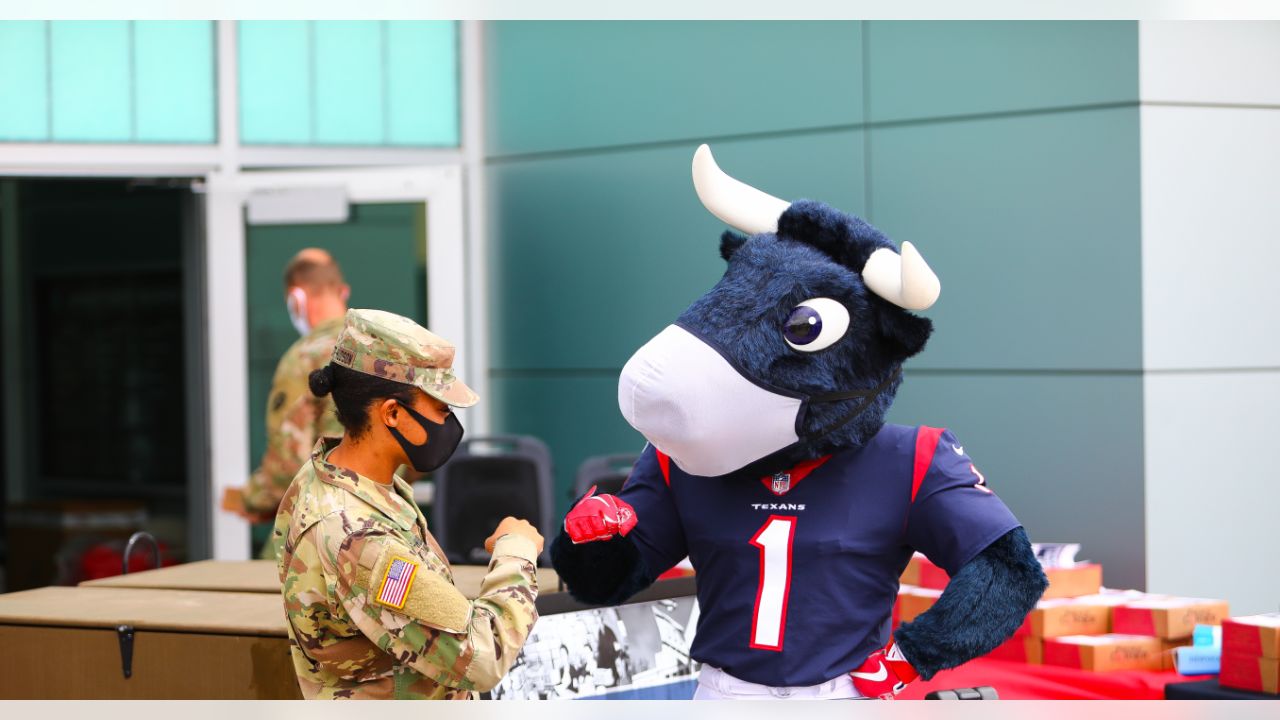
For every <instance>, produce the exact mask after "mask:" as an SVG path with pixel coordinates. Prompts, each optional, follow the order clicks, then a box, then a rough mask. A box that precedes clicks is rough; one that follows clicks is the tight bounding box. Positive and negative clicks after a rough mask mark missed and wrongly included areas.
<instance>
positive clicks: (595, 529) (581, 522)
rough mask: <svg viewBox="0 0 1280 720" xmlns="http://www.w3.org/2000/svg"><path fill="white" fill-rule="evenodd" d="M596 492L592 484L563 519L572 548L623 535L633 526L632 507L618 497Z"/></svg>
mask: <svg viewBox="0 0 1280 720" xmlns="http://www.w3.org/2000/svg"><path fill="white" fill-rule="evenodd" d="M595 493H596V486H595V485H592V486H591V490H589V491H588V492H587V494H586V497H584V498H582V501H581V502H579V503H578V504H577V505H574V506H573V509H572V510H570V511H569V514H568V515H566V516H565V517H564V531H565V532H566V533H568V534H569V539H570V540H572V541H573V543H574V544H575V545H577V544H579V543H585V542H595V541H596V540H608V539H609V538H611V537H613V536H614V535H623V536H625V535H626V534H627V533H629V532H631V528H633V527H635V526H636V511H635V509H634V508H632V507H631V506H630V505H628V504H627V503H625V502H623V501H622V500H620V499H618V497H617V496H614V495H596V494H595Z"/></svg>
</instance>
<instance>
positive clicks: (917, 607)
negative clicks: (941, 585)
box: [898, 588, 942, 623]
mask: <svg viewBox="0 0 1280 720" xmlns="http://www.w3.org/2000/svg"><path fill="white" fill-rule="evenodd" d="M939 597H942V591H941V590H934V589H933V588H911V589H910V591H908V592H903V591H901V590H899V592H898V600H899V601H900V602H901V603H902V604H901V606H900V607H899V609H898V622H899V623H908V622H911V621H912V620H915V619H916V617H918V616H919V615H920V614H921V613H923V612H924V611H925V610H928V609H929V608H931V607H933V604H934V603H936V602H938V598H939Z"/></svg>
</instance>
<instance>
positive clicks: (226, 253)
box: [206, 166, 480, 559]
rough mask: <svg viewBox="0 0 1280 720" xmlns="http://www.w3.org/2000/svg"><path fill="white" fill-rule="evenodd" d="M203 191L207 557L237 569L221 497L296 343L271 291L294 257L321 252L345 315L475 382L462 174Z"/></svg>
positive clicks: (243, 179) (444, 170)
mask: <svg viewBox="0 0 1280 720" xmlns="http://www.w3.org/2000/svg"><path fill="white" fill-rule="evenodd" d="M207 192H208V197H207V205H206V207H207V217H208V246H207V252H206V267H207V270H206V273H207V277H208V279H209V283H208V289H207V306H206V310H207V320H208V322H207V327H208V343H209V345H208V361H209V362H208V365H209V391H210V393H209V397H210V413H209V443H210V444H209V450H210V458H209V460H210V466H211V473H210V475H211V478H212V482H211V483H210V484H211V487H210V488H209V491H210V493H211V495H210V496H209V497H210V500H211V502H210V523H211V529H212V548H213V556H214V557H215V558H218V559H244V558H247V557H249V556H250V550H251V547H250V539H249V538H250V534H249V531H248V529H247V528H246V524H245V522H244V521H243V520H241V519H239V518H238V517H236V516H235V515H233V514H231V513H228V512H225V511H222V510H221V509H220V507H219V506H220V500H221V497H222V494H223V491H224V488H227V487H239V486H243V485H244V484H245V482H246V481H247V480H248V477H249V473H250V471H251V470H252V469H253V467H254V466H256V464H257V463H258V460H259V459H260V458H261V456H262V452H263V450H264V448H265V445H266V429H265V419H266V411H267V403H268V398H267V393H268V391H269V388H270V385H271V381H272V375H273V374H274V371H275V367H276V363H277V362H278V361H279V359H280V357H281V355H282V354H283V353H284V352H285V350H287V349H288V347H289V346H290V345H291V344H292V343H293V342H294V341H295V340H297V339H298V333H297V331H296V330H294V328H293V326H292V325H291V324H290V322H289V318H288V315H287V313H286V310H285V299H284V286H283V271H284V266H285V264H286V263H287V262H288V261H289V259H290V258H291V257H292V256H293V255H294V254H295V253H296V252H297V251H298V250H301V249H302V248H305V247H318V248H322V249H325V250H327V251H329V253H330V254H331V255H333V257H334V259H335V260H337V262H338V263H339V265H340V266H341V269H342V273H343V276H344V279H345V281H346V282H347V283H348V284H349V285H350V286H351V297H350V307H372V308H379V309H384V310H390V311H392V312H396V313H399V314H402V315H405V316H408V317H411V318H413V319H415V320H417V321H419V322H421V323H423V324H425V325H426V326H427V327H429V328H431V330H433V331H434V332H436V333H438V334H440V335H442V336H443V337H446V338H448V339H450V340H451V341H453V342H455V343H456V344H457V345H458V347H459V353H458V359H457V365H458V366H459V372H460V373H463V372H465V373H466V375H464V377H467V378H468V382H470V378H472V377H475V378H477V379H480V376H479V369H480V365H479V364H477V363H476V362H475V360H476V357H475V356H476V355H478V353H475V352H468V351H470V350H472V348H471V345H470V343H469V342H468V341H469V340H470V339H471V338H470V337H469V334H468V328H469V326H470V324H471V322H472V318H469V317H468V312H467V309H468V303H467V300H466V298H467V283H466V277H467V268H466V266H465V262H464V260H465V252H464V245H465V243H464V237H463V207H462V179H461V169H460V168H457V167H453V166H442V167H427V168H395V169H369V170H364V169H358V170H332V171H330V170H326V171H293V172H261V173H240V174H237V175H233V176H211V177H210V178H209V182H208V189H207ZM472 419H473V421H474V420H475V419H476V418H475V414H474V413H473V418H472ZM258 534H261V529H260V531H259V533H258ZM260 540H261V538H259V541H260Z"/></svg>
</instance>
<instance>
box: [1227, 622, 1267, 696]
mask: <svg viewBox="0 0 1280 720" xmlns="http://www.w3.org/2000/svg"><path fill="white" fill-rule="evenodd" d="M1218 682H1219V683H1221V684H1222V685H1223V686H1224V687H1232V688H1239V689H1241V690H1253V691H1255V692H1264V693H1270V694H1272V695H1277V694H1280V613H1269V614H1266V615H1250V616H1247V617H1238V618H1228V619H1227V620H1224V621H1223V622H1222V674H1221V675H1220V676H1219V677H1218Z"/></svg>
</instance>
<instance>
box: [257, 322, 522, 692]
mask: <svg viewBox="0 0 1280 720" xmlns="http://www.w3.org/2000/svg"><path fill="white" fill-rule="evenodd" d="M453 355H454V347H453V345H451V344H449V343H448V342H447V341H445V340H444V339H442V338H439V337H437V336H435V335H433V334H431V333H430V332H428V331H427V330H425V329H423V328H422V327H420V326H419V325H417V324H416V323H414V322H413V321H411V320H408V319H407V318H403V317H400V316H399V315H393V314H391V313H387V312H382V311H379V310H351V311H349V312H348V313H347V317H346V325H345V327H344V328H343V330H342V334H341V335H340V336H339V337H338V342H337V345H336V346H335V347H334V350H333V357H332V359H331V361H330V363H329V364H328V365H326V366H325V367H323V368H321V369H319V370H316V371H315V372H313V373H312V374H311V378H310V382H311V391H312V392H313V393H315V394H316V395H317V396H319V397H323V396H325V395H327V394H329V393H333V399H334V403H335V405H336V406H337V413H338V420H339V421H340V422H341V423H342V426H343V428H344V430H345V432H344V434H343V436H342V438H341V439H340V440H339V439H338V438H327V439H322V440H320V442H318V443H317V444H316V448H315V451H314V452H313V454H312V455H311V461H310V462H309V463H308V464H306V465H304V466H303V467H302V469H301V470H300V471H299V472H298V475H297V476H296V477H295V478H294V479H293V484H292V485H290V486H289V490H288V491H287V492H286V493H285V497H284V500H283V501H282V503H281V505H280V512H279V514H278V515H277V516H276V524H275V533H276V535H278V536H279V537H278V538H277V542H280V541H283V546H284V551H283V553H282V554H281V556H280V560H279V569H280V580H281V583H282V586H283V587H282V592H283V594H284V606H285V614H286V617H287V619H288V621H289V636H290V639H291V643H290V645H291V651H292V653H293V665H294V670H295V671H296V672H297V674H298V683H299V685H300V686H301V687H302V694H303V695H304V696H305V697H307V698H447V699H470V698H472V697H474V694H475V691H485V690H489V689H491V688H492V687H493V686H494V685H496V684H497V683H498V680H499V679H501V677H502V676H503V674H505V673H506V671H507V669H508V668H510V666H511V664H512V663H513V662H514V661H515V659H516V656H517V655H519V653H520V648H521V646H522V645H523V644H524V641H525V638H526V637H527V636H528V634H529V630H530V629H531V628H532V627H533V623H534V621H535V620H536V619H537V611H536V610H535V609H534V599H535V598H536V597H537V593H538V588H537V579H536V575H535V571H534V562H535V560H536V558H537V557H538V553H540V552H541V551H542V536H541V535H539V534H538V532H537V531H536V530H534V528H533V526H531V525H530V524H529V523H528V522H526V521H524V520H517V519H515V518H511V517H508V518H506V519H504V520H503V521H502V522H501V523H500V524H499V525H498V528H497V530H495V531H494V533H493V535H492V536H491V537H490V538H489V539H488V540H487V541H486V542H485V549H487V550H488V551H490V552H491V553H493V559H492V560H491V561H490V563H489V574H488V575H487V576H485V579H484V583H483V585H482V586H481V591H480V597H479V598H478V599H477V600H475V601H474V602H473V601H470V600H468V599H466V598H465V597H464V596H463V595H462V593H460V592H458V590H457V588H455V587H454V585H453V576H452V574H451V573H450V570H449V565H448V563H447V562H446V561H445V555H444V552H443V551H442V550H441V549H440V546H439V545H437V544H436V541H435V538H433V537H432V536H431V533H430V532H428V531H427V523H426V520H425V519H424V518H423V517H422V513H421V511H419V510H418V506H417V505H415V504H414V502H413V493H412V491H411V490H410V488H409V485H408V484H407V483H405V482H404V481H403V480H401V479H400V478H398V477H396V476H395V475H394V472H395V469H396V468H397V467H399V466H400V465H402V464H408V465H411V466H413V467H414V468H415V469H416V470H419V471H421V472H430V471H432V470H434V469H436V468H437V467H439V466H440V465H441V464H443V463H444V461H445V460H447V459H448V458H449V456H450V455H451V454H452V453H453V451H454V449H455V448H456V447H457V446H458V441H459V440H461V439H462V425H461V424H460V423H459V422H458V419H457V417H455V416H454V414H453V413H452V412H451V410H450V406H453V407H469V406H471V405H474V404H475V403H476V400H477V397H476V394H475V393H474V392H472V391H471V389H470V388H468V387H467V386H466V385H465V384H463V382H462V381H461V380H458V379H457V378H456V377H454V374H453V370H452V365H453Z"/></svg>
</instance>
